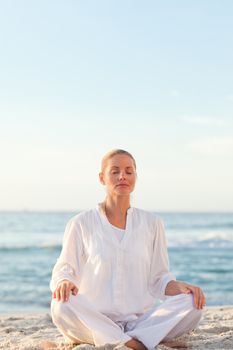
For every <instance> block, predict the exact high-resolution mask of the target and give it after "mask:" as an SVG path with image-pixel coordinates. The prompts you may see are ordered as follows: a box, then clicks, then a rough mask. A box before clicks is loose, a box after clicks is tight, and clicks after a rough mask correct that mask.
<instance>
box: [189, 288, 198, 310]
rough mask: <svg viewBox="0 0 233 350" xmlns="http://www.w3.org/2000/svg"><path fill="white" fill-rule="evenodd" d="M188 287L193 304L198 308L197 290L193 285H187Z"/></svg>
mask: <svg viewBox="0 0 233 350" xmlns="http://www.w3.org/2000/svg"><path fill="white" fill-rule="evenodd" d="M189 289H190V290H191V292H192V294H193V298H194V304H195V306H196V308H197V309H198V304H199V295H198V290H197V288H196V287H193V286H189Z"/></svg>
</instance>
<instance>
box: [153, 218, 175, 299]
mask: <svg viewBox="0 0 233 350" xmlns="http://www.w3.org/2000/svg"><path fill="white" fill-rule="evenodd" d="M154 230H155V232H154V233H155V237H154V243H153V255H152V261H151V271H150V283H149V289H150V293H151V294H152V295H153V296H154V297H158V298H159V299H162V300H164V299H165V298H166V296H165V289H166V286H167V284H168V282H170V281H171V280H176V277H175V276H174V275H173V274H172V273H171V272H170V271H169V259H168V253H167V242H166V237H165V228H164V223H163V220H161V219H160V218H157V217H156V219H155V222H154Z"/></svg>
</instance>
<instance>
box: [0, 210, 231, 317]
mask: <svg viewBox="0 0 233 350" xmlns="http://www.w3.org/2000/svg"><path fill="white" fill-rule="evenodd" d="M75 214H76V213H74V212H26V211H25V212H0V312H1V313H2V314H3V313H4V314H5V313H14V312H17V313H18V312H19V313H20V312H25V313H27V312H44V311H45V312H48V311H49V307H50V300H51V292H50V289H49V281H50V278H51V272H52V268H53V266H54V264H55V262H56V260H57V258H58V256H59V254H60V251H61V244H62V238H63V233H64V228H65V225H66V223H67V221H68V220H69V219H70V218H71V217H72V216H74V215H75ZM158 215H159V216H160V217H161V218H162V219H163V220H164V223H165V229H166V237H167V243H168V253H169V259H170V270H171V271H172V272H173V273H174V274H175V275H176V278H177V280H182V281H186V282H189V283H192V284H195V285H199V286H200V287H201V288H202V289H203V290H204V292H205V294H206V298H207V306H214V305H232V304H233V213H162V212H160V213H158Z"/></svg>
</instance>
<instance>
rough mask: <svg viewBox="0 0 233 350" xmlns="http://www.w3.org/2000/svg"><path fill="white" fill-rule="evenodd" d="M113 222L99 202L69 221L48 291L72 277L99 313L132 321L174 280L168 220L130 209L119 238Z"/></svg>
mask: <svg viewBox="0 0 233 350" xmlns="http://www.w3.org/2000/svg"><path fill="white" fill-rule="evenodd" d="M112 226H113V225H111V224H110V222H109V221H108V219H107V217H106V215H105V214H104V213H103V211H102V209H101V206H100V203H99V204H98V205H97V206H96V208H94V209H91V210H86V211H82V212H80V213H79V214H77V215H76V216H74V217H73V218H71V219H70V220H69V221H68V223H67V226H66V229H65V233H64V238H63V246H62V251H61V254H60V256H59V258H58V259H57V262H56V264H55V266H54V268H53V272H52V279H51V282H50V289H51V290H52V292H53V291H54V290H55V289H56V286H57V285H58V283H59V282H60V281H62V280H64V279H68V280H69V281H71V282H73V283H74V284H75V285H76V286H77V287H78V289H79V291H78V293H79V294H85V296H86V297H87V299H88V300H89V301H90V302H91V303H92V304H93V305H95V307H96V308H97V309H98V310H99V311H100V312H102V313H105V314H106V315H108V316H109V317H112V319H121V320H127V321H128V320H132V319H136V318H137V315H139V314H141V313H143V312H145V311H146V310H147V309H149V308H150V307H151V306H152V305H153V304H154V302H155V298H159V299H162V300H163V299H165V298H166V297H165V288H166V285H167V283H168V282H169V281H171V280H175V279H176V278H175V276H174V275H173V274H172V273H170V272H169V261H168V255H167V248H166V238H165V232H164V224H163V221H162V220H161V219H160V218H159V217H158V216H157V215H156V214H154V213H152V212H149V211H145V210H142V209H138V208H135V207H130V208H129V209H128V210H127V217H126V227H125V232H124V234H123V237H122V239H121V240H119V239H118V238H117V237H116V236H115V235H114V234H113V232H112Z"/></svg>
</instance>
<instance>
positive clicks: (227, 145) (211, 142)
mask: <svg viewBox="0 0 233 350" xmlns="http://www.w3.org/2000/svg"><path fill="white" fill-rule="evenodd" d="M188 148H189V149H191V150H192V151H193V152H195V153H199V154H202V155H207V156H229V155H233V138H231V137H213V138H205V139H198V140H194V141H192V142H190V143H189V144H188Z"/></svg>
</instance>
